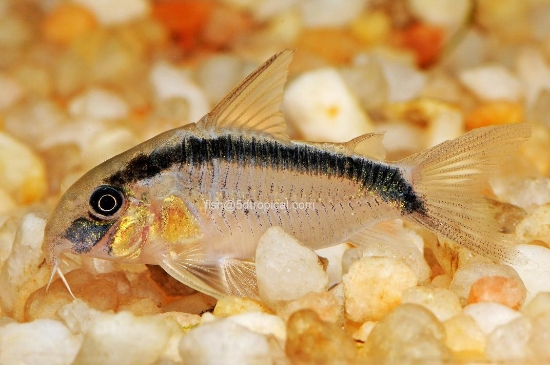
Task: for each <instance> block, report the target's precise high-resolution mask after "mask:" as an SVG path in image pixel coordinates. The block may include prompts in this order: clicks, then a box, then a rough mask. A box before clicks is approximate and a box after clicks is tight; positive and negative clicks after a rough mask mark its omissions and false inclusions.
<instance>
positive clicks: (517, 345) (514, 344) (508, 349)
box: [485, 317, 533, 363]
mask: <svg viewBox="0 0 550 365" xmlns="http://www.w3.org/2000/svg"><path fill="white" fill-rule="evenodd" d="M532 327H533V325H532V323H531V321H530V320H529V318H527V317H519V318H516V319H514V320H512V321H510V322H509V323H506V324H504V325H501V326H498V327H496V328H495V329H494V331H493V332H491V334H489V336H488V337H487V347H486V349H485V353H486V354H487V358H488V359H489V360H491V361H495V362H497V363H498V362H502V363H506V362H508V361H510V360H512V361H520V360H526V359H527V358H528V357H529V355H530V354H529V347H528V342H529V337H530V336H531V331H532Z"/></svg>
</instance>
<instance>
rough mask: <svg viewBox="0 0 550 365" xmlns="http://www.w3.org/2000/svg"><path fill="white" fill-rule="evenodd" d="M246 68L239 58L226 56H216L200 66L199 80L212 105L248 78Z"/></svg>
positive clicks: (198, 71)
mask: <svg viewBox="0 0 550 365" xmlns="http://www.w3.org/2000/svg"><path fill="white" fill-rule="evenodd" d="M244 66H245V65H244V64H243V62H242V61H241V60H240V59H239V58H237V57H235V56H233V55H224V54H221V55H214V56H212V57H210V58H208V59H206V60H205V61H204V62H202V63H201V64H200V66H199V69H198V70H197V80H198V82H199V83H200V85H201V86H202V88H203V89H204V91H205V93H206V94H207V95H208V99H209V100H210V102H211V103H217V102H218V101H220V100H221V99H222V98H223V97H224V96H225V95H226V94H227V93H228V92H229V91H230V90H231V89H232V88H233V87H234V86H235V85H237V84H238V83H239V82H240V81H241V80H242V79H243V78H244V77H246V76H247V75H246V73H247V72H245V67H244ZM247 71H249V70H247Z"/></svg>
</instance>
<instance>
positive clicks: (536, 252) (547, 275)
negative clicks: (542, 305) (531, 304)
mask: <svg viewBox="0 0 550 365" xmlns="http://www.w3.org/2000/svg"><path fill="white" fill-rule="evenodd" d="M516 248H517V249H518V251H519V253H520V254H522V255H523V256H524V257H526V258H527V262H526V263H519V264H514V265H510V266H512V267H513V268H514V270H515V271H516V272H517V273H518V274H519V276H520V277H521V280H522V281H523V283H524V284H525V287H526V288H527V298H526V301H527V302H528V301H529V300H530V299H531V298H533V297H534V296H535V295H537V293H540V292H550V269H549V268H550V250H549V249H548V248H546V247H542V246H537V245H518V246H516Z"/></svg>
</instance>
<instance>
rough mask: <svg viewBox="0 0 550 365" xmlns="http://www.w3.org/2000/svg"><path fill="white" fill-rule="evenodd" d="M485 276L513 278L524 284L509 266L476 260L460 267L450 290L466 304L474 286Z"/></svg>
mask: <svg viewBox="0 0 550 365" xmlns="http://www.w3.org/2000/svg"><path fill="white" fill-rule="evenodd" d="M484 276H502V277H513V278H516V279H517V280H518V281H519V282H520V283H523V282H522V281H521V278H520V277H519V275H518V273H517V272H516V271H514V270H513V269H512V268H510V267H509V266H505V265H497V264H493V263H492V262H487V261H482V260H477V259H476V260H471V261H469V262H467V263H465V264H464V265H462V266H460V268H459V269H458V270H457V271H456V273H455V275H454V277H453V281H452V282H451V285H450V287H449V289H450V290H452V291H454V292H455V293H456V294H457V295H458V297H459V299H460V300H461V301H462V303H463V304H465V303H466V301H467V299H468V297H469V295H470V288H471V287H472V284H473V283H474V282H476V281H477V280H478V279H480V278H482V277H484Z"/></svg>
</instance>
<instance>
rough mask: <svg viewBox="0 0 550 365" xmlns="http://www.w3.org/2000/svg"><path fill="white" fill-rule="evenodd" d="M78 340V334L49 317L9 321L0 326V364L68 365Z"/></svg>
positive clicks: (72, 358)
mask: <svg viewBox="0 0 550 365" xmlns="http://www.w3.org/2000/svg"><path fill="white" fill-rule="evenodd" d="M81 342H82V336H81V335H75V334H73V333H71V331H69V329H68V328H67V327H65V326H64V325H63V324H62V323H60V322H59V321H55V320H52V319H39V320H36V321H34V322H29V323H9V324H6V325H4V326H0V364H26V365H42V364H51V365H70V364H72V363H73V360H74V358H75V356H76V354H77V352H78V349H79V348H80V344H81Z"/></svg>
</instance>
